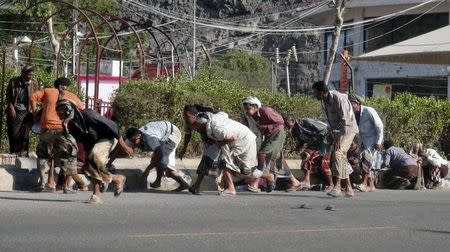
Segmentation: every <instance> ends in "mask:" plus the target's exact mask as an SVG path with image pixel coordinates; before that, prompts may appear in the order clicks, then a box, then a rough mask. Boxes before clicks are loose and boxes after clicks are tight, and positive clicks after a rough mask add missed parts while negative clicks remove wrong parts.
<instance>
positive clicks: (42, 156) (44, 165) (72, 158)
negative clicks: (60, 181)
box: [30, 77, 84, 193]
mask: <svg viewBox="0 0 450 252" xmlns="http://www.w3.org/2000/svg"><path fill="white" fill-rule="evenodd" d="M70 84H71V81H70V80H69V79H67V78H64V77H60V78H58V79H56V81H55V82H54V88H44V89H43V90H40V91H37V92H35V93H33V94H32V95H31V98H30V101H31V111H32V113H33V116H34V118H35V119H36V105H37V103H38V102H39V103H41V104H42V115H41V118H40V125H41V133H40V135H39V143H38V146H37V148H36V154H37V156H38V159H37V167H38V170H39V176H40V181H39V187H38V190H39V191H42V190H44V189H46V188H47V189H50V190H53V191H54V190H55V189H56V183H55V178H54V175H53V172H49V176H48V181H47V183H46V184H45V183H44V175H45V172H46V171H49V170H50V165H49V162H51V160H52V158H53V157H54V158H55V166H59V167H61V169H62V171H64V175H65V178H66V179H65V183H66V184H65V186H64V193H70V192H72V190H71V189H69V187H68V185H69V183H70V181H71V176H72V175H76V174H77V152H78V148H77V143H76V141H75V139H74V138H73V137H72V136H71V135H68V134H64V132H63V127H62V122H61V120H60V119H59V117H58V115H57V113H56V103H57V102H58V100H61V99H66V100H70V101H72V102H73V103H74V104H75V105H76V106H77V107H78V108H79V109H83V107H84V105H83V102H81V100H80V99H79V98H78V97H77V96H76V95H75V94H73V93H71V92H69V91H66V90H67V87H68V86H70ZM35 121H36V120H35Z"/></svg>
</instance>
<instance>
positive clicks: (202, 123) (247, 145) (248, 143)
mask: <svg viewBox="0 0 450 252" xmlns="http://www.w3.org/2000/svg"><path fill="white" fill-rule="evenodd" d="M196 124H197V128H199V129H200V130H201V129H204V130H205V131H206V134H207V135H208V138H209V139H211V140H212V141H213V142H214V144H215V145H217V146H218V147H219V148H220V149H218V151H219V152H220V153H219V159H218V160H219V168H221V169H223V180H224V183H225V190H223V191H221V192H219V195H222V196H230V195H231V196H234V195H236V189H235V187H234V184H233V175H234V174H236V173H241V174H243V175H246V176H248V175H251V174H253V177H260V176H261V175H262V171H255V169H256V167H257V164H258V162H257V158H256V155H257V148H256V135H255V134H253V132H252V131H251V130H250V129H249V128H248V127H246V126H245V125H243V124H241V123H239V122H237V121H235V120H232V119H229V118H227V117H214V116H212V117H211V116H210V114H208V113H199V114H198V115H197V119H196Z"/></svg>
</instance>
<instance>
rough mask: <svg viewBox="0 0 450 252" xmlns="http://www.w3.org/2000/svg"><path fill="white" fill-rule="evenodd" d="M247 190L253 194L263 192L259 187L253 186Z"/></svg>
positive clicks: (249, 186)
mask: <svg viewBox="0 0 450 252" xmlns="http://www.w3.org/2000/svg"><path fill="white" fill-rule="evenodd" d="M247 190H248V191H249V192H252V193H260V192H261V189H259V188H258V186H252V185H248V186H247Z"/></svg>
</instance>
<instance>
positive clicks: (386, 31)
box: [305, 0, 450, 99]
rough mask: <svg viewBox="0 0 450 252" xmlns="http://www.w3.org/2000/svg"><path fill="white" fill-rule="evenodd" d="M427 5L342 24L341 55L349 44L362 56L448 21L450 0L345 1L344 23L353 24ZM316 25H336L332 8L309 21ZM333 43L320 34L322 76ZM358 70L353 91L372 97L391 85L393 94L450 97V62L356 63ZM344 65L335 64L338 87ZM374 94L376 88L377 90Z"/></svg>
mask: <svg viewBox="0 0 450 252" xmlns="http://www.w3.org/2000/svg"><path fill="white" fill-rule="evenodd" d="M426 2H429V3H427V4H426V5H423V6H421V7H419V8H414V9H413V10H410V11H408V12H405V13H401V14H399V15H396V16H394V17H391V18H389V19H387V20H383V21H380V22H377V23H367V24H364V25H355V26H352V27H346V28H344V30H343V32H342V34H341V39H340V43H339V48H340V49H339V50H338V53H340V52H342V50H343V49H342V48H344V47H345V48H346V49H347V50H348V51H349V53H350V55H353V56H359V55H362V54H364V53H368V52H371V51H374V50H376V49H379V48H382V47H385V46H388V45H391V44H395V43H398V42H400V41H404V40H406V39H410V38H413V37H416V36H419V35H422V34H425V33H427V32H430V31H433V30H436V29H438V28H441V27H444V26H447V25H449V23H450V15H449V13H450V1H429V0H422V1H420V0H352V1H349V3H348V4H347V6H348V7H347V10H346V13H345V22H346V23H354V22H358V21H364V20H368V19H372V18H376V17H382V16H386V15H389V14H392V13H398V12H402V11H404V10H407V9H409V8H412V7H415V6H418V5H419V4H422V3H426ZM305 21H307V22H310V23H313V24H315V25H321V26H322V25H333V24H334V21H335V15H334V9H331V8H330V7H328V6H324V7H322V8H321V9H320V10H319V11H317V12H315V13H314V14H312V15H311V16H309V17H308V18H306V19H305ZM331 43H332V35H331V33H322V35H321V51H322V53H321V54H322V55H321V57H320V61H319V62H320V63H319V66H320V74H321V76H323V71H324V68H325V67H324V64H325V60H326V58H327V56H328V55H327V51H328V49H329V48H330V45H331ZM338 58H339V57H338ZM351 64H352V66H353V67H354V69H355V76H354V79H355V87H354V88H355V92H356V93H357V94H359V95H365V96H372V95H373V94H374V89H376V90H378V89H380V87H383V86H386V85H388V86H389V85H392V92H393V94H394V95H395V93H398V92H405V91H407V92H410V93H413V94H416V95H419V96H430V95H434V96H438V97H441V98H445V97H448V98H449V99H450V66H446V65H423V64H405V63H388V62H365V61H352V62H351ZM339 79H340V64H338V63H336V64H335V66H334V67H333V72H332V75H331V79H330V83H333V84H334V85H335V86H336V88H338V86H339ZM375 93H376V92H375Z"/></svg>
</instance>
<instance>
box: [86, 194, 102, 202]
mask: <svg viewBox="0 0 450 252" xmlns="http://www.w3.org/2000/svg"><path fill="white" fill-rule="evenodd" d="M86 203H87V204H102V203H103V201H102V199H100V197H98V196H97V195H95V194H93V195H92V196H91V198H89V200H88V201H86Z"/></svg>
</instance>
